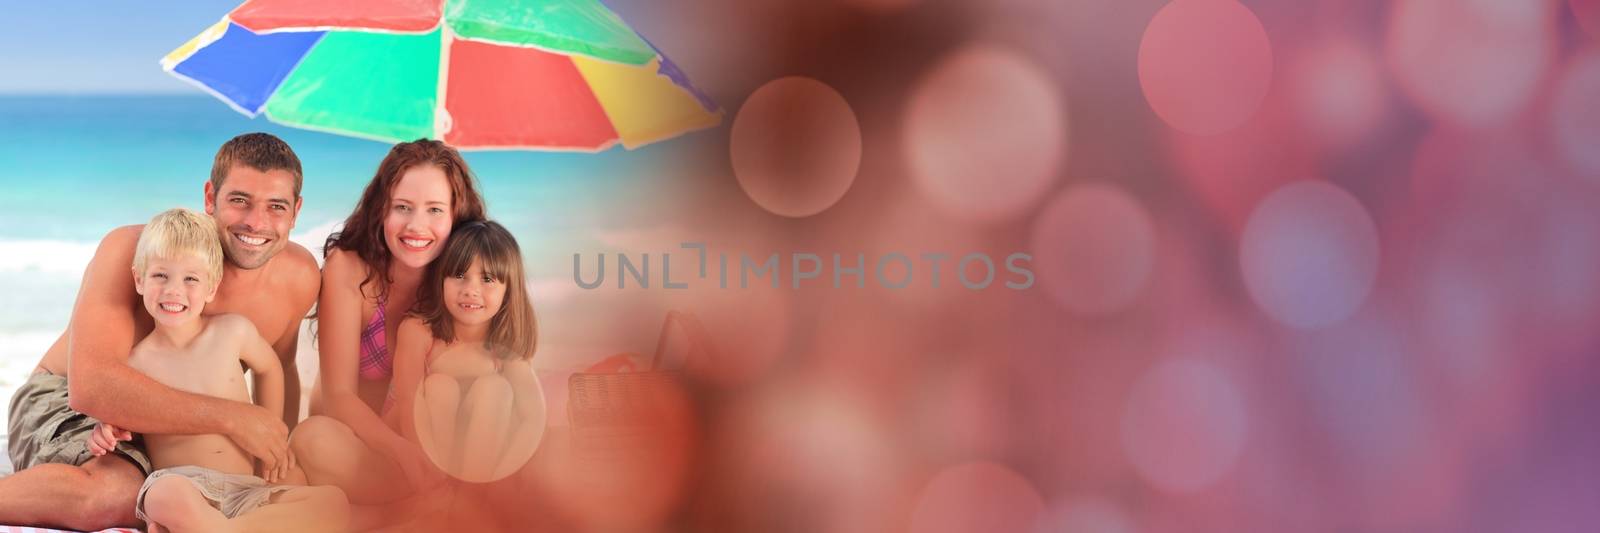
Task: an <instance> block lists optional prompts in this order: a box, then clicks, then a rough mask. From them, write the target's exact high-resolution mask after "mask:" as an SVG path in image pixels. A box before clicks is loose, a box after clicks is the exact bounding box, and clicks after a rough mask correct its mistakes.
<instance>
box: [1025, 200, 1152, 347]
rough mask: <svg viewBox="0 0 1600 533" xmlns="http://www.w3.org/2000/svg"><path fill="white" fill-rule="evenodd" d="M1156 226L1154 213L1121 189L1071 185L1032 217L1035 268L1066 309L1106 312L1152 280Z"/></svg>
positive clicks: (1122, 304) (1122, 306) (1123, 303)
mask: <svg viewBox="0 0 1600 533" xmlns="http://www.w3.org/2000/svg"><path fill="white" fill-rule="evenodd" d="M1153 226H1154V223H1153V222H1151V220H1150V214H1149V213H1147V212H1146V211H1145V209H1144V208H1143V207H1142V206H1140V205H1139V203H1138V202H1137V201H1136V200H1134V199H1133V198H1132V197H1130V196H1129V195H1128V194H1127V193H1125V192H1122V190H1120V189H1117V188H1115V187H1112V186H1109V185H1101V184H1091V185H1080V186H1075V187H1072V188H1069V189H1067V190H1066V191H1065V192H1063V193H1061V194H1059V195H1058V196H1056V198H1055V199H1054V200H1051V202H1050V204H1049V205H1047V206H1046V207H1045V208H1044V210H1043V211H1041V212H1040V214H1039V217H1038V218H1037V219H1035V220H1034V224H1033V237H1032V250H1033V253H1034V254H1035V256H1034V271H1035V272H1036V273H1037V274H1038V277H1039V282H1040V283H1041V284H1043V285H1044V288H1045V290H1047V291H1048V294H1049V295H1050V297H1051V298H1052V299H1054V300H1055V302H1056V303H1057V304H1059V305H1061V306H1062V307H1063V308H1065V309H1067V310H1068V311H1071V312H1073V313H1078V314H1082V315H1103V314H1109V313H1115V312H1117V311H1120V310H1122V309H1126V308H1127V307H1128V306H1129V305H1130V304H1132V303H1133V302H1134V301H1135V300H1136V299H1137V298H1138V296H1139V295H1140V294H1141V293H1142V292H1143V290H1144V288H1145V286H1146V285H1148V284H1149V279H1150V272H1151V269H1152V264H1153V262H1154V260H1153V257H1154V255H1155V251H1154V248H1155V230H1154V227H1153Z"/></svg>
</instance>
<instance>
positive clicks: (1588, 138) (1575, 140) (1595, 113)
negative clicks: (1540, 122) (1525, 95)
mask: <svg viewBox="0 0 1600 533" xmlns="http://www.w3.org/2000/svg"><path fill="white" fill-rule="evenodd" d="M1557 83H1558V84H1559V85H1557V88H1556V97H1555V98H1556V99H1555V102H1554V104H1553V105H1552V106H1551V109H1550V125H1551V127H1552V128H1554V130H1555V131H1554V132H1553V133H1554V135H1553V136H1554V137H1555V142H1556V147H1557V149H1559V150H1560V152H1561V155H1562V156H1563V157H1564V158H1566V161H1567V162H1568V163H1569V164H1571V165H1572V167H1573V168H1574V169H1576V170H1578V171H1579V173H1580V174H1583V175H1587V176H1590V177H1593V178H1595V179H1596V181H1600V149H1597V148H1600V48H1591V49H1590V50H1588V51H1586V52H1584V53H1582V54H1579V55H1577V56H1575V57H1574V58H1573V59H1572V62H1571V63H1570V64H1569V66H1568V67H1567V69H1566V72H1565V73H1564V74H1563V77H1562V78H1561V80H1560V81H1559V82H1557Z"/></svg>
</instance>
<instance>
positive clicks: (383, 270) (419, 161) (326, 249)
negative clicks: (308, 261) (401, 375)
mask: <svg viewBox="0 0 1600 533" xmlns="http://www.w3.org/2000/svg"><path fill="white" fill-rule="evenodd" d="M418 165H433V166H436V167H439V170H442V171H444V175H445V177H446V178H448V179H449V181H450V205H451V206H452V210H453V211H454V213H453V215H454V216H453V217H452V218H453V226H460V225H461V224H463V223H465V222H470V221H473V220H483V218H484V208H483V196H481V195H479V194H478V187H477V183H476V180H475V179H474V178H473V176H472V170H471V169H469V168H467V162H466V161H465V160H463V159H462V158H461V153H460V152H457V151H456V149H455V148H451V147H450V146H449V145H446V144H445V143H443V142H440V141H435V140H430V139H417V140H415V141H411V142H405V143H400V144H396V145H394V148H391V149H389V155H387V156H384V158H383V162H382V163H378V173H377V174H375V175H373V176H372V181H371V182H370V183H368V184H367V190H366V192H363V193H361V200H360V201H358V202H357V203H356V210H355V211H354V212H352V213H350V218H346V219H345V220H344V227H343V228H341V229H340V230H339V231H338V232H336V233H334V234H332V235H329V236H328V241H327V242H326V243H325V244H324V245H323V247H322V256H323V258H327V256H328V254H330V253H333V250H335V249H339V250H348V251H351V252H355V254H356V256H357V257H360V258H361V261H362V262H364V263H366V264H367V276H366V277H365V278H363V279H362V280H361V285H360V288H361V290H362V294H363V295H367V294H368V292H367V289H368V285H370V284H373V283H374V282H377V287H375V290H373V291H372V292H371V293H370V295H371V296H373V297H375V298H379V299H381V298H383V297H385V296H387V295H388V294H389V285H390V284H391V283H393V282H394V279H393V278H392V277H391V276H390V274H389V263H390V260H391V259H393V256H392V255H390V253H389V245H388V243H387V242H385V241H384V238H383V222H384V217H385V216H387V215H388V213H389V202H390V201H391V199H392V196H393V195H394V188H395V186H397V185H399V184H400V176H402V175H404V174H405V172H406V171H407V170H410V169H411V168H412V167H415V166H418Z"/></svg>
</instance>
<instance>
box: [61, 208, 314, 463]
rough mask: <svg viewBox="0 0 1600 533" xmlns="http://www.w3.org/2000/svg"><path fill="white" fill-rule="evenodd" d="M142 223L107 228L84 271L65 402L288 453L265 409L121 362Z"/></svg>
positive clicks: (128, 337)
mask: <svg viewBox="0 0 1600 533" xmlns="http://www.w3.org/2000/svg"><path fill="white" fill-rule="evenodd" d="M141 230H142V228H141V227H140V226H127V227H122V228H118V229H116V230H112V232H111V233H109V234H107V235H106V237H105V238H104V239H102V240H101V241H100V246H99V248H97V249H96V250H95V255H94V258H93V259H90V260H89V266H88V268H86V269H85V270H84V274H83V283H82V284H81V285H80V286H79V287H78V300H77V302H76V303H75V304H74V305H73V307H72V319H71V322H70V324H69V325H68V328H67V361H68V363H67V386H68V393H67V394H68V398H69V400H68V402H69V403H70V405H71V407H72V408H73V409H74V410H77V411H79V412H81V413H85V414H88V415H89V416H92V417H95V418H97V419H100V420H101V421H103V422H106V423H108V424H112V425H114V426H117V427H120V428H124V429H128V430H130V431H134V432H137V433H169V434H186V435H193V434H200V433H221V434H224V435H228V436H229V437H231V438H233V440H234V441H236V442H238V443H239V444H240V446H241V447H243V448H244V449H245V451H246V452H249V453H250V454H251V455H255V456H257V457H261V458H262V459H263V460H266V461H268V462H271V463H273V464H276V462H277V460H278V458H279V457H282V456H284V455H285V454H286V453H287V452H288V444H287V439H288V434H289V430H288V428H286V427H284V426H283V424H282V423H281V422H280V421H279V420H278V419H277V417H275V416H269V415H268V414H267V412H266V410H265V409H262V408H260V407H256V406H253V405H249V404H244V403H239V402H233V401H229V400H224V399H221V398H214V397H211V396H204V395H199V394H191V393H188V392H183V391H180V390H177V389H174V388H172V387H168V386H166V385H163V384H161V383H160V382H157V381H156V380H154V379H151V378H150V377H149V376H146V375H144V373H143V372H139V371H137V370H134V369H133V368H130V367H129V366H128V364H127V363H128V353H129V352H130V351H131V350H132V349H133V343H134V340H135V339H134V335H135V322H134V317H135V316H136V315H135V314H134V313H143V312H145V311H144V308H143V305H142V303H141V300H140V298H139V295H138V293H137V292H135V291H134V288H133V249H134V245H135V244H136V243H137V242H138V239H139V232H140V231H141ZM177 406H183V408H182V409H176V408H175V407H177ZM274 425H275V427H274ZM274 438H275V440H276V444H274V443H273V442H272V441H273V440H274ZM269 457H270V459H269Z"/></svg>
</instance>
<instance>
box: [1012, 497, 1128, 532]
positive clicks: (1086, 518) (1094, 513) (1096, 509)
mask: <svg viewBox="0 0 1600 533" xmlns="http://www.w3.org/2000/svg"><path fill="white" fill-rule="evenodd" d="M1033 532H1034V533H1134V526H1133V520H1132V519H1131V518H1129V516H1128V514H1127V512H1125V511H1123V510H1122V509H1121V508H1120V507H1118V506H1117V505H1116V504H1113V503H1111V502H1109V501H1105V500H1103V499H1099V498H1087V499H1079V500H1069V501H1065V502H1060V503H1057V504H1055V505H1052V506H1051V508H1050V509H1049V510H1048V511H1045V514H1044V515H1042V516H1041V517H1040V520H1039V525H1038V527H1035V528H1034V529H1033Z"/></svg>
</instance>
